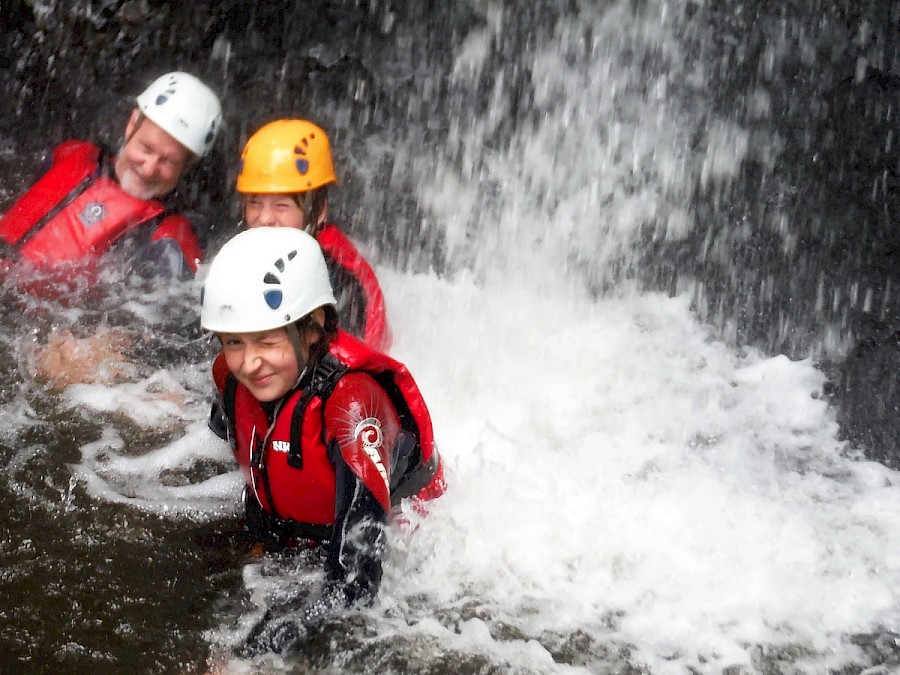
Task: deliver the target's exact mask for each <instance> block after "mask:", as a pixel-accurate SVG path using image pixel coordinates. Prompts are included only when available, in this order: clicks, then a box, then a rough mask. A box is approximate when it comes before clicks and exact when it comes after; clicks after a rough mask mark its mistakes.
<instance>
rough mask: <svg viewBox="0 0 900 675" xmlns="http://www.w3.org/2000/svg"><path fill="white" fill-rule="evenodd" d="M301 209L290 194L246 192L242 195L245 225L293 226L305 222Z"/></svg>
mask: <svg viewBox="0 0 900 675" xmlns="http://www.w3.org/2000/svg"><path fill="white" fill-rule="evenodd" d="M304 221H305V218H304V214H303V209H301V208H300V205H299V204H298V203H297V199H296V198H295V196H294V195H292V194H283V193H282V194H278V193H275V194H248V195H245V196H244V222H245V223H247V227H293V228H295V229H298V230H302V229H303V227H304V225H305V224H306V223H305V222H304Z"/></svg>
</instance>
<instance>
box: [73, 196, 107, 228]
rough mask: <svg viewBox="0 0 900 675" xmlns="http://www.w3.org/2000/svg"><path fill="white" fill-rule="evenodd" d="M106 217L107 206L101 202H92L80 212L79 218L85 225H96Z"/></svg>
mask: <svg viewBox="0 0 900 675" xmlns="http://www.w3.org/2000/svg"><path fill="white" fill-rule="evenodd" d="M105 217H106V207H105V206H104V205H103V204H101V203H100V202H91V203H90V204H88V205H87V206H85V207H84V208H83V209H82V210H81V213H79V214H78V220H80V221H81V224H82V225H84V226H85V227H90V226H91V225H96V224H97V223H99V222H100V221H101V220H103V219H104V218H105Z"/></svg>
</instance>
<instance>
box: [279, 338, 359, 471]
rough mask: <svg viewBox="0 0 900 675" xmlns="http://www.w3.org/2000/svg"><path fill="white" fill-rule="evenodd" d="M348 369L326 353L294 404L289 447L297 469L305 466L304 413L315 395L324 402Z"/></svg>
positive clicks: (289, 458)
mask: <svg viewBox="0 0 900 675" xmlns="http://www.w3.org/2000/svg"><path fill="white" fill-rule="evenodd" d="M348 370H349V368H348V367H347V366H345V365H344V364H343V363H341V362H340V361H338V360H337V359H336V358H334V357H333V356H332V355H331V354H326V355H325V356H323V357H322V359H321V360H320V361H319V363H317V364H316V367H315V369H314V370H313V374H312V377H311V378H310V383H309V385H308V386H307V387H306V389H305V390H304V391H303V395H302V396H301V397H300V399H299V400H298V401H297V405H295V406H294V412H293V413H292V414H291V447H290V448H289V449H288V457H287V462H288V466H292V467H294V468H295V469H302V468H303V450H302V448H301V447H300V446H301V440H302V431H303V415H304V413H305V412H306V408H307V406H308V405H309V402H310V401H311V400H312V399H313V397H314V396H318V397H319V398H320V399H322V403H323V404H324V403H325V401H327V400H328V397H329V396H331V392H333V391H334V388H335V387H336V386H337V383H338V380H340V379H341V377H342V376H343V375H344V373H346V372H347V371H348Z"/></svg>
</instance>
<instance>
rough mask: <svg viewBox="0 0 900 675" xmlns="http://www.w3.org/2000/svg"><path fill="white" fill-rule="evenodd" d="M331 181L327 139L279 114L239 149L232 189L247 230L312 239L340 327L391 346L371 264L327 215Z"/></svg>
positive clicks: (368, 340)
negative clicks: (289, 231)
mask: <svg viewBox="0 0 900 675" xmlns="http://www.w3.org/2000/svg"><path fill="white" fill-rule="evenodd" d="M336 183H337V177H336V175H335V171H334V160H333V158H332V155H331V143H330V141H329V140H328V135H327V134H326V133H325V131H324V130H323V129H322V128H321V127H319V126H317V125H316V124H313V123H312V122H310V121H308V120H302V119H282V120H276V121H274V122H270V123H268V124H266V125H265V126H263V127H261V128H260V129H259V130H257V131H256V133H254V134H253V135H252V136H251V137H250V138H249V139H248V141H247V144H246V145H245V147H244V150H243V153H242V154H241V164H240V172H239V173H238V177H237V191H238V193H239V194H240V195H241V196H242V212H243V219H244V223H245V224H246V226H247V227H248V228H255V227H263V226H268V227H292V228H296V229H301V230H305V231H306V232H307V233H309V234H311V235H312V236H313V237H315V239H316V241H318V243H319V246H320V247H321V248H322V252H323V253H324V254H325V261H326V263H327V265H328V272H329V276H330V278H331V283H332V287H333V288H334V289H335V295H336V296H337V310H338V316H339V321H340V324H341V327H342V328H344V329H345V330H347V331H348V332H350V333H352V334H354V335H356V336H357V337H359V338H361V339H362V340H364V341H365V342H366V343H368V344H369V345H370V346H372V347H374V348H375V349H378V350H380V351H386V350H387V349H388V348H389V347H390V344H391V332H390V329H389V327H388V322H387V315H386V311H385V303H384V295H383V294H382V292H381V287H380V286H379V284H378V279H377V278H376V276H375V272H374V271H373V270H372V267H371V265H369V263H368V262H367V261H366V259H365V258H364V257H363V256H362V255H361V254H360V252H359V250H358V249H357V248H356V246H354V244H353V242H351V241H350V239H348V238H347V236H346V235H345V234H344V233H343V232H342V231H341V230H340V229H339V228H338V226H337V225H335V224H334V223H333V222H331V221H329V220H328V187H329V186H330V185H333V184H336Z"/></svg>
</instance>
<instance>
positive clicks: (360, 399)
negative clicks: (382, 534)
mask: <svg viewBox="0 0 900 675" xmlns="http://www.w3.org/2000/svg"><path fill="white" fill-rule="evenodd" d="M399 433H400V417H399V416H398V414H397V411H396V409H395V408H394V406H393V404H392V403H391V400H390V398H388V395H387V392H385V391H384V389H382V388H381V386H380V385H379V384H378V383H377V382H375V380H374V379H372V378H371V377H370V376H369V375H366V374H364V373H348V374H347V375H344V377H342V378H341V379H340V380H339V381H338V384H337V386H336V387H335V389H334V392H333V393H332V394H331V396H330V397H329V398H328V402H327V404H326V405H325V435H326V441H331V440H332V439H334V440H335V441H337V443H338V446H339V447H340V450H341V456H342V458H343V460H344V462H345V463H346V464H347V466H349V467H350V469H351V470H352V471H353V473H354V474H356V476H358V477H359V479H360V480H361V481H362V483H363V484H364V485H365V486H366V488H368V490H369V491H370V492H371V493H372V494H373V495H374V496H375V498H376V499H377V500H378V502H379V503H380V504H381V506H382V507H383V508H384V510H385V512H388V511H390V510H391V493H390V483H391V469H392V467H391V465H390V459H391V449H392V448H393V447H394V443H395V441H396V440H397V435H398V434H399Z"/></svg>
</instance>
